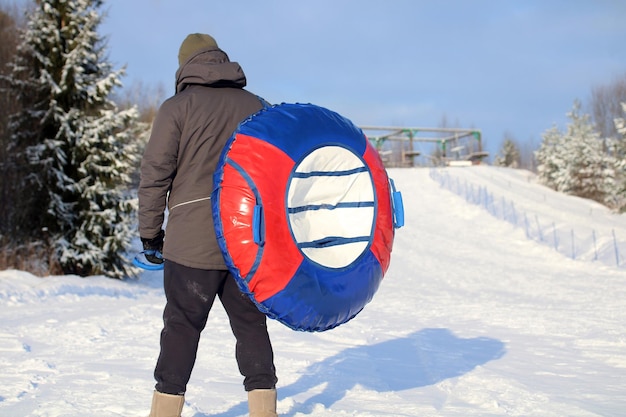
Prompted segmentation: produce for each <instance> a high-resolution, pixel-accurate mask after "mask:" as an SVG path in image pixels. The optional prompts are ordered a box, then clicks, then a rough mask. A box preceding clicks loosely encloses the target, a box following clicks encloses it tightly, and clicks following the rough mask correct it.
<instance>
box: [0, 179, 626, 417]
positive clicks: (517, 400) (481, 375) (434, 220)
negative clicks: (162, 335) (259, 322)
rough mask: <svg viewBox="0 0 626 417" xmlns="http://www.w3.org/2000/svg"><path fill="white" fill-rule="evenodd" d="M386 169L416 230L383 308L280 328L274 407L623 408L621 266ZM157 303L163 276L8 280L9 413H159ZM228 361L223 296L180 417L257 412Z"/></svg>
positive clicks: (5, 367)
mask: <svg viewBox="0 0 626 417" xmlns="http://www.w3.org/2000/svg"><path fill="white" fill-rule="evenodd" d="M446 173H447V175H449V176H451V177H455V178H456V177H459V178H460V181H461V180H467V181H469V182H471V183H473V184H482V185H483V186H486V187H487V188H488V189H489V190H490V191H491V192H492V193H493V194H497V195H498V196H500V197H504V198H506V199H507V201H514V202H515V206H516V207H518V208H519V209H520V210H522V208H524V209H526V210H529V211H530V210H531V209H532V210H534V212H536V213H539V214H541V216H545V217H546V220H545V221H546V222H548V223H549V222H552V221H554V222H557V221H558V222H560V223H562V224H563V225H568V227H572V228H576V230H579V228H582V227H587V228H595V229H596V230H598V232H597V233H598V235H599V234H600V232H599V230H600V229H601V228H602V230H603V231H604V232H603V233H605V232H606V233H609V232H611V231H612V230H614V231H615V234H616V235H617V236H626V223H625V222H624V216H616V215H613V214H610V213H609V212H608V211H606V210H604V209H603V208H602V207H600V206H598V205H595V204H593V203H589V202H587V201H585V200H581V199H576V198H571V197H567V198H564V199H562V197H566V196H560V195H555V194H553V193H550V192H549V190H546V189H545V188H543V187H540V186H538V185H536V184H535V183H534V182H533V181H532V179H529V178H528V177H527V175H528V174H527V173H525V172H523V171H510V170H502V169H495V168H491V167H471V168H462V169H460V168H448V169H445V170H443V172H441V173H440V174H442V175H444V174H446ZM390 175H391V176H392V177H393V178H394V180H395V182H396V185H397V187H398V188H399V189H400V190H401V191H402V193H403V196H404V201H405V209H406V226H405V227H404V228H402V229H400V230H398V232H397V234H396V242H395V246H394V253H393V257H392V263H391V267H390V269H389V271H388V273H387V275H386V277H385V280H384V282H383V284H382V285H381V288H380V290H379V291H378V293H377V294H376V296H375V297H374V300H373V301H372V302H371V303H370V304H369V305H368V306H367V307H366V308H365V310H364V311H363V312H362V313H360V314H359V315H358V316H357V317H356V318H355V319H354V320H352V321H351V322H349V323H347V324H345V325H342V326H340V327H339V328H337V329H334V330H331V331H328V332H324V333H312V334H311V333H302V332H294V331H292V330H289V329H288V328H286V327H284V326H282V325H281V324H279V323H276V322H270V331H271V334H272V338H273V341H274V347H275V355H276V365H277V369H278V376H279V404H278V406H279V412H280V414H281V415H282V416H290V417H301V416H313V417H322V416H363V417H369V416H381V417H382V416H459V417H461V416H463V417H465V416H542V417H550V416H584V417H587V416H624V415H626V411H625V410H626V332H625V328H626V270H625V269H624V268H621V267H616V266H611V265H610V264H605V263H601V262H597V261H589V260H573V259H571V257H569V256H565V255H563V254H561V253H559V252H558V251H555V250H554V249H552V248H551V247H550V245H546V244H543V243H540V242H537V241H535V240H533V239H528V238H527V234H526V231H525V230H524V229H523V228H521V227H519V226H517V227H516V226H513V225H512V224H511V223H510V222H507V221H503V220H499V219H498V218H497V217H495V216H494V215H492V214H491V213H490V212H489V211H488V210H486V209H485V208H483V207H481V206H480V205H473V204H469V203H468V202H467V200H466V199H465V198H463V197H462V196H459V195H457V194H455V193H454V192H451V191H449V190H448V189H447V188H445V187H444V188H442V187H441V186H440V185H439V182H437V181H435V180H433V178H432V177H431V172H430V171H429V170H427V169H392V170H390ZM544 195H545V197H544ZM500 197H499V198H500ZM549 217H550V219H549V220H548V218H549ZM576 233H578V232H576ZM581 233H582V232H581ZM586 249H588V248H586ZM163 302H164V298H163V293H162V288H161V285H160V275H159V273H155V272H151V273H145V274H144V275H143V276H142V277H141V278H140V279H139V280H134V281H126V282H119V281H117V280H112V279H107V278H103V277H92V278H87V279H81V278H78V277H73V276H63V277H50V278H46V279H39V278H35V277H32V276H30V275H29V274H26V273H23V272H19V271H3V272H0V372H1V378H2V384H0V416H2V417H19V416H37V417H43V416H47V417H53V416H68V417H74V416H76V417H78V416H96V415H97V416H107V417H113V416H125V417H139V416H147V414H148V410H149V402H150V397H151V391H152V387H153V380H152V369H153V366H154V362H155V360H156V356H157V355H158V338H159V332H160V326H161V319H160V316H161V310H162V307H163ZM233 351H234V339H233V337H232V335H231V333H230V329H229V327H228V324H227V322H226V321H225V314H224V312H223V310H222V309H221V307H220V306H219V303H216V308H215V310H214V312H213V313H212V315H211V317H210V318H209V323H208V325H207V330H205V332H204V334H203V340H202V342H201V349H200V353H199V357H198V362H197V365H196V368H195V370H194V374H193V376H192V381H191V382H190V385H189V390H188V392H187V402H186V406H185V409H184V410H183V416H185V417H192V416H193V417H209V416H210V417H238V416H245V415H247V414H246V407H247V406H246V403H245V394H244V392H243V388H242V385H241V377H240V376H239V375H238V372H237V368H236V364H235V361H234V357H233V356H234V353H233Z"/></svg>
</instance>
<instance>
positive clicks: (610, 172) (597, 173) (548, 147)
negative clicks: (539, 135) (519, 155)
mask: <svg viewBox="0 0 626 417" xmlns="http://www.w3.org/2000/svg"><path fill="white" fill-rule="evenodd" d="M568 118H569V119H570V123H569V124H568V126H567V130H566V132H565V133H561V132H560V131H559V130H558V129H557V128H556V127H554V128H552V129H550V130H548V131H547V132H546V133H545V134H544V136H543V142H542V144H541V147H540V149H539V150H538V151H537V154H536V156H537V161H538V163H539V166H538V175H539V178H540V180H541V181H542V182H543V183H544V184H545V185H548V186H550V187H552V188H554V189H555V190H557V191H561V192H564V193H567V194H571V195H576V196H578V197H583V198H588V199H592V200H595V201H598V202H601V203H606V200H607V196H608V195H609V190H610V188H611V187H612V184H613V181H614V177H615V172H614V168H613V167H614V163H613V161H612V159H611V157H610V155H609V154H608V153H607V151H606V149H605V144H604V142H603V141H602V140H601V139H600V135H599V134H598V133H597V132H596V131H595V129H594V126H593V124H592V123H591V121H590V116H589V115H586V114H581V113H580V102H578V101H576V102H575V103H574V107H573V109H572V111H571V112H570V113H568Z"/></svg>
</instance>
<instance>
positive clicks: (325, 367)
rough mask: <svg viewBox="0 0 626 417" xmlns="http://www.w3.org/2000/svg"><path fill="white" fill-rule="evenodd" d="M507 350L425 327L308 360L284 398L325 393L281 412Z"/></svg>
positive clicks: (446, 371) (235, 410)
mask: <svg viewBox="0 0 626 417" xmlns="http://www.w3.org/2000/svg"><path fill="white" fill-rule="evenodd" d="M505 353H506V349H505V345H504V343H502V342H501V341H499V340H496V339H491V338H488V337H476V338H471V339H463V338H459V337H457V336H455V335H454V334H452V332H451V331H450V330H448V329H423V330H420V331H418V332H414V333H411V334H409V335H407V336H405V337H402V338H399V339H392V340H388V341H385V342H381V343H377V344H374V345H366V346H355V347H351V348H348V349H345V350H343V351H341V352H339V353H338V354H336V355H334V356H331V357H329V358H327V359H324V360H323V361H321V362H318V363H315V364H312V365H310V366H309V367H307V368H306V369H304V370H303V372H302V376H301V377H300V378H298V380H297V381H295V382H294V383H292V384H290V385H287V386H284V387H280V386H279V388H278V395H279V400H280V399H283V398H289V397H292V396H296V395H298V394H302V393H304V392H306V391H308V390H311V389H313V388H315V387H318V386H322V385H325V386H324V388H323V390H322V392H320V393H319V394H316V395H313V396H312V397H310V398H308V399H307V400H306V401H304V402H303V403H295V404H294V406H293V407H292V408H291V410H289V412H287V413H282V414H281V415H282V416H285V417H289V416H294V415H295V414H296V413H302V414H310V413H311V412H312V411H313V410H314V408H315V406H316V405H317V404H321V405H323V406H324V407H325V408H329V407H331V406H332V405H333V404H335V403H336V402H337V401H339V400H341V399H342V398H343V397H344V396H345V395H346V393H347V392H348V391H349V390H351V389H353V388H354V387H355V386H357V385H358V386H360V387H362V388H365V389H369V390H372V391H376V392H390V391H402V390H408V389H413V388H419V387H424V386H428V385H433V384H436V383H439V382H441V381H444V380H446V379H449V378H454V377H458V376H461V375H464V374H466V373H468V372H470V371H472V370H473V369H474V368H476V367H477V366H480V365H483V364H485V363H487V362H489V361H492V360H496V359H499V358H501V357H502V356H503V355H504V354H505ZM247 411H248V408H247V403H246V402H242V403H240V404H237V405H235V406H233V407H231V408H230V409H229V410H227V411H225V412H222V413H218V414H204V413H196V414H195V415H194V417H235V416H240V415H247Z"/></svg>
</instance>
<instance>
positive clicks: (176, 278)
mask: <svg viewBox="0 0 626 417" xmlns="http://www.w3.org/2000/svg"><path fill="white" fill-rule="evenodd" d="M163 283H164V288H165V297H166V298H167V304H166V305H165V310H164V312H163V324H164V325H163V331H162V332H161V354H160V355H159V360H158V361H157V364H156V368H155V370H154V377H155V379H156V381H157V384H156V390H157V391H159V392H162V393H165V394H183V393H184V392H185V391H186V389H187V383H188V382H189V378H190V377H191V371H192V369H193V365H194V363H195V361H196V353H197V350H198V342H199V341H200V333H201V332H202V330H203V329H204V326H205V325H206V322H207V318H208V316H209V311H210V310H211V307H212V305H213V301H214V300H215V296H216V295H217V296H218V297H219V298H220V301H221V302H222V305H223V306H224V309H225V310H226V314H227V315H228V318H229V320H230V327H231V329H232V331H233V334H234V335H235V339H237V343H236V347H235V357H236V359H237V364H238V365H239V372H241V375H243V376H244V382H243V384H244V387H245V390H246V391H251V390H253V389H269V388H274V387H275V385H276V381H277V380H276V371H275V369H274V353H273V351H272V345H271V342H270V338H269V335H268V333H267V325H266V318H265V315H264V314H263V313H261V312H260V311H259V310H258V309H257V308H256V306H255V305H254V303H253V302H252V301H251V300H250V299H249V298H248V296H247V295H245V294H243V293H242V292H241V291H240V290H239V288H238V286H237V283H236V282H235V279H234V278H233V277H232V276H231V275H230V273H229V272H228V271H220V270H201V269H195V268H189V267H186V266H183V265H179V264H176V263H174V262H170V261H167V260H166V261H165V268H164V272H163Z"/></svg>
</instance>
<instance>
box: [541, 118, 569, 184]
mask: <svg viewBox="0 0 626 417" xmlns="http://www.w3.org/2000/svg"><path fill="white" fill-rule="evenodd" d="M562 142H563V134H562V133H561V132H560V131H559V129H558V127H556V126H552V127H551V128H550V129H548V130H546V131H545V132H544V134H543V135H542V141H541V145H540V146H539V149H538V150H537V151H535V159H536V160H537V177H538V179H539V182H541V183H542V184H544V185H546V186H548V187H550V188H552V189H555V190H556V188H557V185H556V183H557V178H558V177H559V175H560V170H561V169H562V167H563V166H564V165H565V162H564V161H563V155H562V153H561V151H560V147H561V146H562Z"/></svg>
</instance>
